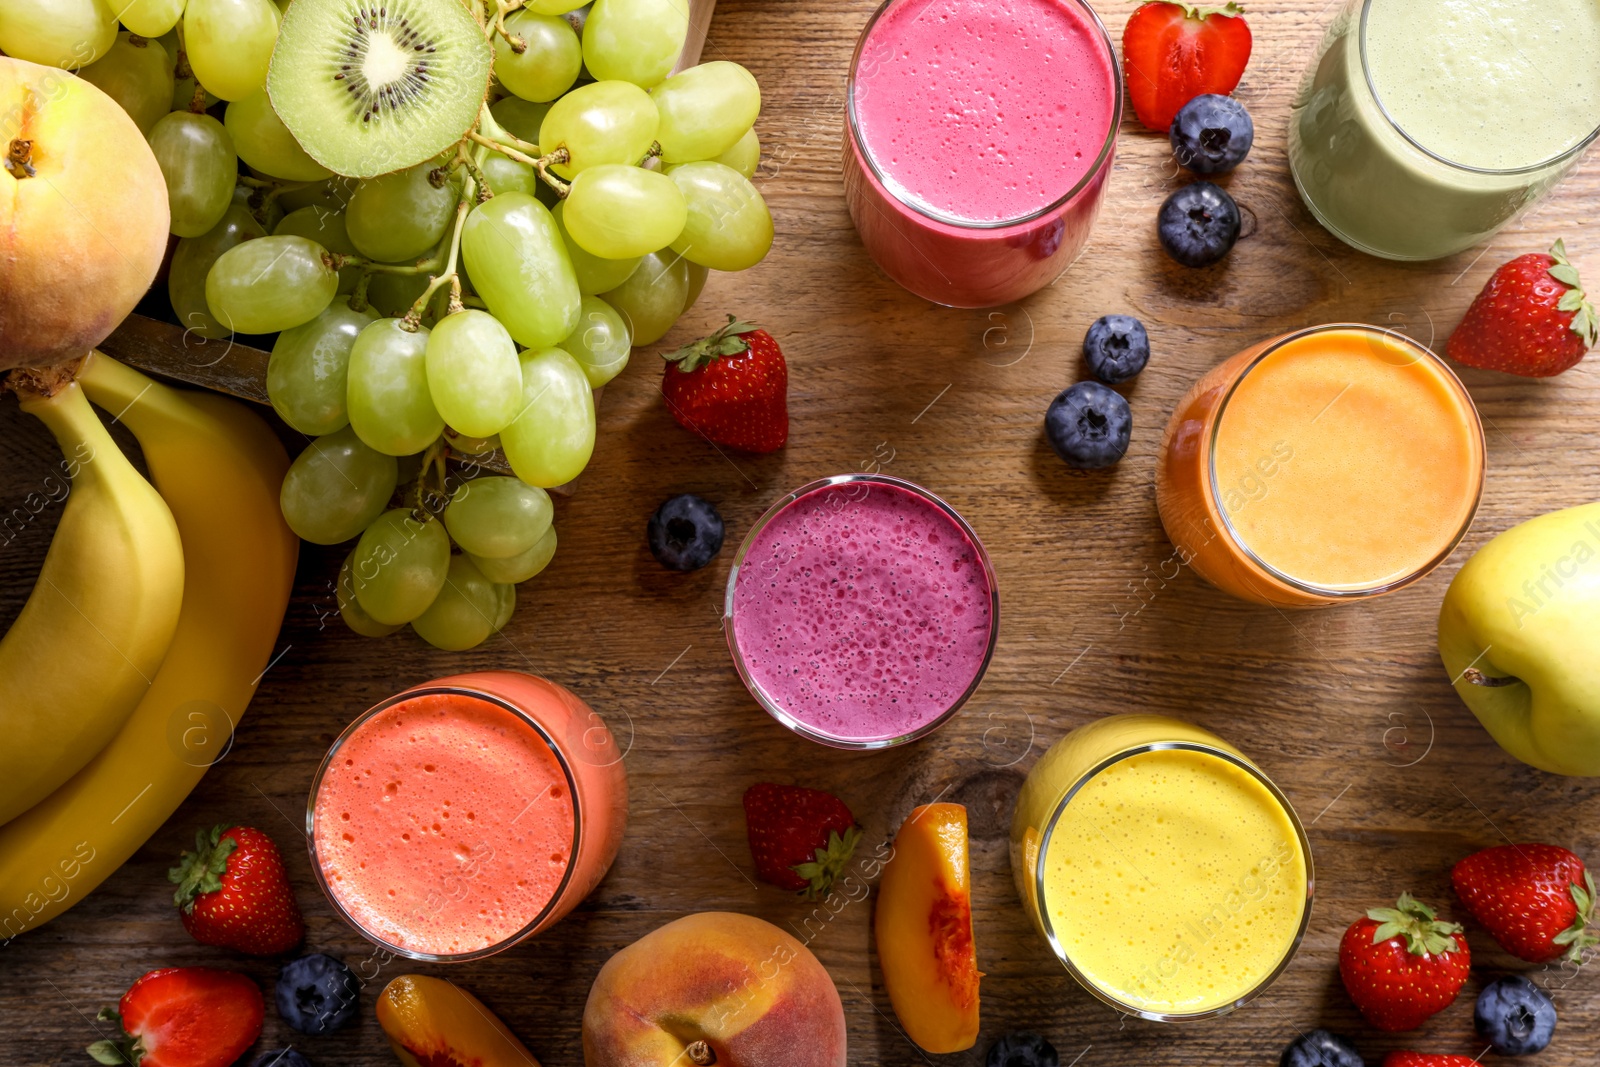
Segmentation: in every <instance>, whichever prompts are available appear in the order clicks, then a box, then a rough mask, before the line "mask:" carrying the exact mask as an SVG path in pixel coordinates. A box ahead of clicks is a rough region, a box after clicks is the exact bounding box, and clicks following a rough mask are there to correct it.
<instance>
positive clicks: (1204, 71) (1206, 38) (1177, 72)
mask: <svg viewBox="0 0 1600 1067" xmlns="http://www.w3.org/2000/svg"><path fill="white" fill-rule="evenodd" d="M1243 16H1244V8H1243V7H1241V6H1239V5H1238V4H1236V3H1233V2H1232V0H1229V2H1228V3H1226V4H1224V5H1223V6H1222V7H1209V8H1208V7H1199V6H1197V5H1195V4H1189V3H1170V4H1169V3H1164V2H1161V0H1155V2H1152V3H1148V4H1144V5H1142V6H1140V8H1139V9H1138V10H1137V11H1135V12H1134V13H1133V15H1132V16H1131V17H1130V18H1129V19H1128V25H1127V26H1126V27H1125V28H1124V29H1123V31H1122V70H1123V74H1124V77H1125V78H1126V79H1127V82H1128V99H1129V100H1130V101H1132V102H1133V111H1134V114H1136V115H1138V116H1139V121H1140V122H1142V123H1144V124H1145V125H1146V126H1148V127H1149V128H1150V129H1152V130H1158V131H1160V132H1161V133H1166V132H1167V129H1168V128H1169V127H1170V126H1171V125H1172V120H1173V117H1174V116H1176V115H1177V114H1178V109H1179V108H1181V107H1183V105H1184V104H1187V103H1188V102H1189V101H1191V100H1193V99H1194V98H1195V97H1197V96H1199V95H1201V94H1202V93H1218V94H1220V95H1222V96H1227V95H1228V94H1229V93H1231V92H1233V90H1234V88H1235V87H1236V86H1237V85H1238V84H1239V79H1240V78H1241V77H1242V76H1243V75H1244V68H1245V64H1247V63H1249V62H1250V27H1249V26H1248V25H1246V24H1245V21H1244V17H1243Z"/></svg>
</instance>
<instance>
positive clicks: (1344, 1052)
mask: <svg viewBox="0 0 1600 1067" xmlns="http://www.w3.org/2000/svg"><path fill="white" fill-rule="evenodd" d="M1278 1067H1366V1061H1365V1060H1363V1059H1362V1058H1361V1053H1359V1052H1357V1051H1356V1050H1355V1049H1354V1048H1352V1047H1351V1045H1350V1042H1348V1041H1346V1040H1345V1039H1344V1038H1342V1037H1340V1036H1339V1035H1338V1034H1330V1033H1328V1031H1326V1030H1313V1031H1311V1032H1310V1033H1309V1034H1302V1035H1301V1036H1299V1037H1297V1038H1295V1039H1294V1040H1293V1041H1291V1042H1289V1047H1288V1048H1286V1049H1284V1050H1283V1055H1282V1056H1279V1057H1278Z"/></svg>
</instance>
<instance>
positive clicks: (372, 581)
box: [350, 460, 450, 626]
mask: <svg viewBox="0 0 1600 1067" xmlns="http://www.w3.org/2000/svg"><path fill="white" fill-rule="evenodd" d="M390 462H391V463H392V462H393V460H390ZM350 570H351V574H352V584H353V585H354V586H355V590H356V600H357V601H359V602H360V604H361V607H362V609H363V610H365V611H366V613H367V614H368V615H370V616H371V617H372V619H373V620H374V621H375V622H380V623H383V624H385V625H388V626H394V625H397V624H399V623H407V622H410V621H411V620H412V619H415V618H416V617H417V616H418V615H421V614H422V613H423V612H424V611H426V610H428V605H430V604H432V603H433V601H434V598H435V597H437V596H438V595H439V590H441V589H443V588H444V581H445V576H446V575H447V574H448V573H449V570H450V537H449V535H448V534H446V533H445V532H444V523H442V522H438V521H436V520H435V519H433V518H432V517H431V516H430V517H428V518H427V519H425V520H419V519H417V518H416V517H415V516H413V515H412V514H411V512H410V511H409V510H407V509H405V508H395V509H393V510H391V511H385V512H384V513H383V514H381V515H379V516H378V517H377V518H376V519H374V520H373V522H372V525H370V526H368V527H367V529H366V531H365V532H364V533H363V534H362V535H361V540H360V541H358V542H356V550H355V554H354V556H352V557H351V561H350Z"/></svg>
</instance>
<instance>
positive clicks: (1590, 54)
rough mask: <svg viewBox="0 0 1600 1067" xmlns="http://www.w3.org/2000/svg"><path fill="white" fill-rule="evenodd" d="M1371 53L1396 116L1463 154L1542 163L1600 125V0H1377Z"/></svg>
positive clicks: (1474, 161)
mask: <svg viewBox="0 0 1600 1067" xmlns="http://www.w3.org/2000/svg"><path fill="white" fill-rule="evenodd" d="M1366 55H1367V64H1368V67H1369V69H1370V72H1371V76H1372V83H1373V85H1374V86H1375V87H1376V89H1377V94H1378V98H1379V99H1380V100H1381V101H1382V103H1383V106H1384V110H1386V111H1387V112H1388V113H1389V116H1390V118H1392V119H1393V120H1394V121H1395V123H1396V124H1397V125H1398V126H1399V127H1400V128H1401V129H1402V130H1404V131H1405V132H1406V133H1407V134H1409V135H1410V137H1411V138H1412V139H1413V140H1415V141H1416V142H1417V143H1418V144H1420V145H1422V146H1423V147H1424V148H1426V149H1428V150H1429V151H1431V152H1433V153H1434V154H1436V155H1439V156H1442V157H1444V158H1445V159H1448V160H1450V161H1451V162H1454V163H1460V164H1463V165H1465V166H1469V167H1477V168H1479V169H1483V170H1512V169H1516V168H1519V167H1530V166H1533V165H1535V164H1538V163H1543V162H1545V161H1546V160H1549V159H1552V158H1554V157H1556V156H1559V155H1561V154H1562V153H1563V152H1565V151H1567V150H1568V149H1570V148H1572V147H1573V146H1574V145H1576V144H1578V143H1579V142H1581V141H1582V140H1583V139H1584V138H1585V137H1587V136H1588V135H1589V134H1590V133H1592V132H1593V131H1594V129H1595V127H1596V126H1597V125H1600V0H1540V2H1539V3H1536V4H1531V3H1528V2H1527V0H1372V5H1371V7H1370V9H1369V10H1368V13H1367V29H1366Z"/></svg>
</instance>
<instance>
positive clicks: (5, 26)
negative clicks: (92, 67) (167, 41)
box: [0, 0, 117, 139]
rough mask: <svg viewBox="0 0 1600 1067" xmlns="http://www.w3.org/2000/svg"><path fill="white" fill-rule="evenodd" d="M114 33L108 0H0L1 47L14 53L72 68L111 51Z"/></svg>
mask: <svg viewBox="0 0 1600 1067" xmlns="http://www.w3.org/2000/svg"><path fill="white" fill-rule="evenodd" d="M116 39H117V16H116V12H114V11H113V10H112V8H111V5H110V4H109V3H107V2H106V0H5V2H4V3H0V51H4V52H5V54H6V55H8V56H10V57H11V58H13V59H25V60H27V61H28V62H29V63H40V64H43V65H44V66H47V67H59V68H61V69H62V70H76V69H77V68H79V67H84V66H88V65H89V64H90V63H93V62H95V61H96V60H98V59H99V58H100V57H101V56H103V55H105V54H106V53H107V52H109V51H110V50H111V45H112V44H113V43H114V42H115V41H116ZM13 136H15V135H14V134H11V133H8V134H6V137H7V138H8V139H9V138H11V137H13Z"/></svg>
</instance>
